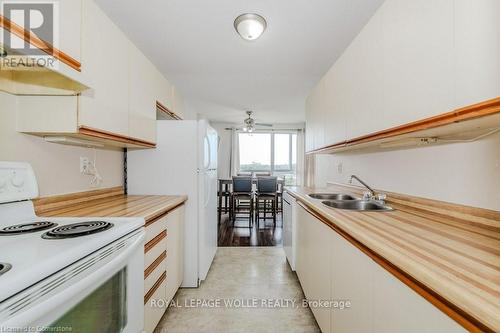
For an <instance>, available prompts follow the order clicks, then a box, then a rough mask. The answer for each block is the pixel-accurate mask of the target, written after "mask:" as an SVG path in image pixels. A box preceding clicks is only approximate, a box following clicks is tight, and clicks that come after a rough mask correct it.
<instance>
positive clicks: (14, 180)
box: [10, 175, 24, 187]
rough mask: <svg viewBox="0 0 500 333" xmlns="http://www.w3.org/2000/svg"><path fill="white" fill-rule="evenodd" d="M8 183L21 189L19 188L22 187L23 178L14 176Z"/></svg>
mask: <svg viewBox="0 0 500 333" xmlns="http://www.w3.org/2000/svg"><path fill="white" fill-rule="evenodd" d="M10 182H11V183H12V185H14V186H15V187H21V186H23V185H24V179H23V177H20V176H17V175H14V177H12V178H11V180H10Z"/></svg>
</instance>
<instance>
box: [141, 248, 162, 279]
mask: <svg viewBox="0 0 500 333" xmlns="http://www.w3.org/2000/svg"><path fill="white" fill-rule="evenodd" d="M166 258H167V251H166V250H165V251H163V252H162V253H161V254H160V255H159V256H158V258H156V259H155V260H154V261H153V262H152V263H151V265H149V266H148V267H147V268H146V269H145V270H144V279H146V278H147V277H148V276H149V275H150V274H151V273H153V271H154V270H155V269H156V268H157V267H158V266H159V265H160V264H161V263H162V262H163V261H164V260H165V259H166Z"/></svg>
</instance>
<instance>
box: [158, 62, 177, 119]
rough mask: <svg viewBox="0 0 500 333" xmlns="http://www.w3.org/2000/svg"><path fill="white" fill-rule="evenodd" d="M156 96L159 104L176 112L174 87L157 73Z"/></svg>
mask: <svg viewBox="0 0 500 333" xmlns="http://www.w3.org/2000/svg"><path fill="white" fill-rule="evenodd" d="M155 96H156V100H157V101H158V102H160V103H161V104H163V105H164V106H165V107H167V109H169V110H170V111H174V112H175V110H174V87H173V86H172V84H171V83H170V82H169V81H168V80H167V79H166V78H165V77H164V76H163V75H162V74H161V73H160V72H157V74H156V78H155Z"/></svg>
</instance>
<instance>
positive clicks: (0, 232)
mask: <svg viewBox="0 0 500 333" xmlns="http://www.w3.org/2000/svg"><path fill="white" fill-rule="evenodd" d="M55 226H57V224H56V223H54V222H47V221H42V222H32V223H25V224H16V225H11V226H8V227H5V228H3V229H0V236H6V235H19V234H24V233H29V232H37V231H42V230H45V229H49V228H53V227H55Z"/></svg>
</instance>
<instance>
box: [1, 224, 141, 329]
mask: <svg viewBox="0 0 500 333" xmlns="http://www.w3.org/2000/svg"><path fill="white" fill-rule="evenodd" d="M144 238H145V232H144V229H140V231H136V232H134V233H133V234H132V235H129V237H128V240H129V243H128V244H126V246H125V247H124V248H122V250H121V252H119V253H118V254H117V255H116V256H115V257H113V258H110V259H108V260H102V262H100V263H99V262H97V263H96V264H99V267H97V269H96V268H95V266H94V265H95V264H94V265H91V264H87V265H88V266H87V267H86V268H85V269H81V268H80V269H79V267H80V266H81V261H82V260H80V262H77V263H75V264H73V265H71V266H69V267H67V268H66V269H64V270H63V271H61V272H59V273H56V274H54V276H53V277H52V278H50V279H47V280H48V281H46V282H45V283H44V284H43V285H42V286H38V285H37V286H36V288H35V289H33V288H31V289H33V290H30V289H28V290H26V292H23V293H22V294H20V295H18V296H19V297H18V296H15V297H14V298H13V299H12V303H14V304H12V307H19V306H21V305H20V302H23V300H22V299H23V298H24V299H26V301H25V302H30V303H31V302H33V303H36V305H33V306H30V305H29V304H28V305H27V306H28V308H27V309H25V310H21V311H20V312H19V313H16V314H14V316H13V317H11V318H8V319H7V320H6V321H5V322H3V323H2V324H1V325H0V327H1V328H4V327H16V328H18V327H26V326H29V325H30V324H31V323H35V322H37V323H39V322H41V321H43V322H45V321H47V322H45V323H43V324H42V325H50V324H51V323H52V322H54V320H56V319H58V318H52V317H53V316H51V313H52V315H53V314H54V309H59V308H61V307H63V306H64V307H66V308H71V307H73V306H74V305H76V304H78V303H79V302H80V301H81V300H82V299H84V298H85V297H86V296H87V295H89V294H90V293H92V292H93V291H94V290H95V289H97V288H98V287H99V286H100V285H102V283H104V282H105V281H106V280H107V279H109V278H110V277H111V276H113V275H114V274H116V272H118V271H120V269H121V268H122V267H123V266H124V263H126V262H127V261H128V260H127V259H128V257H129V256H130V255H132V254H133V253H134V252H135V251H137V250H138V248H139V247H140V248H141V249H142V248H143V247H144ZM119 243H120V241H116V242H114V243H112V244H110V245H108V246H106V247H104V248H102V249H100V250H99V251H97V252H94V253H93V254H92V255H90V256H89V257H90V258H89V257H87V258H84V259H83V260H84V261H85V263H86V262H91V261H92V260H94V261H95V260H99V258H100V257H102V255H103V253H104V252H106V251H109V249H110V248H113V247H116V246H117V244H119ZM141 254H142V251H141ZM85 259H87V260H85ZM75 266H76V267H75ZM93 269H95V271H89V270H93ZM73 271H78V272H77V273H74V272H73ZM82 275H85V276H83V277H82ZM61 277H67V279H66V280H64V281H63V282H61V283H60V284H58V287H56V288H54V290H51V291H50V292H48V293H45V294H44V293H43V290H44V288H45V290H46V288H47V286H48V285H50V284H52V285H54V284H55V283H54V282H55V280H57V279H61ZM61 288H62V289H61ZM58 289H61V290H60V291H59V292H55V293H53V291H56V290H58ZM36 293H40V295H39V296H38V295H36ZM40 298H41V299H40ZM7 303H11V302H7ZM5 310H7V311H9V304H6V308H4V307H2V308H0V315H1V314H2V312H3V311H5ZM55 312H56V313H57V311H55ZM61 315H62V314H61ZM42 318H44V319H43V320H42ZM45 318H47V319H45Z"/></svg>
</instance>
